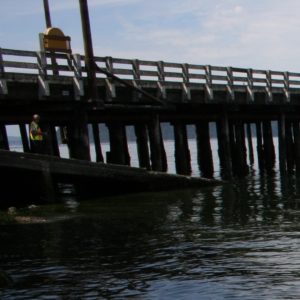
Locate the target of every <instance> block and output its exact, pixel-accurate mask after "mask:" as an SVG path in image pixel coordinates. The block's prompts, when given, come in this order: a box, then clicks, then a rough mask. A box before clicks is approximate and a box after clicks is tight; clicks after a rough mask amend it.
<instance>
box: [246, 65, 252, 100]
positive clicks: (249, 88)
mask: <svg viewBox="0 0 300 300" xmlns="http://www.w3.org/2000/svg"><path fill="white" fill-rule="evenodd" d="M247 83H248V84H247V102H254V93H253V70H252V69H248V70H247Z"/></svg>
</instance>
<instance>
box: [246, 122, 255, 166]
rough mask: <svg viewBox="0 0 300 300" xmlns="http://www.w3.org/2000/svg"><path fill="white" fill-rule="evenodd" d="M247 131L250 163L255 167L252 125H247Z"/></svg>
mask: <svg viewBox="0 0 300 300" xmlns="http://www.w3.org/2000/svg"><path fill="white" fill-rule="evenodd" d="M246 130H247V141H248V150H249V162H250V165H251V166H252V165H254V151H253V143H252V129H251V124H250V123H247V124H246Z"/></svg>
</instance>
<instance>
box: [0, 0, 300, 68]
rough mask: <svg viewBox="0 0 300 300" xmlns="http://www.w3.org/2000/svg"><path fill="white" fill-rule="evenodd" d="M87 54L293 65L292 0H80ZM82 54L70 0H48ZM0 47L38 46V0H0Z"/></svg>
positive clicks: (295, 5) (296, 63)
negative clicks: (87, 24) (83, 0)
mask: <svg viewBox="0 0 300 300" xmlns="http://www.w3.org/2000/svg"><path fill="white" fill-rule="evenodd" d="M88 3H89V8H90V21H91V27H92V36H93V44H94V53H95V56H113V57H121V58H130V59H145V60H164V61H168V62H178V63H194V64H201V65H209V64H210V65H215V66H233V67H244V68H253V69H268V70H278V71H293V72H300V59H299V57H300V1H299V0H284V1H282V0H88ZM49 4H50V10H51V16H52V24H53V26H54V27H59V28H61V29H62V30H63V32H64V33H65V35H68V36H71V45H72V49H73V53H80V54H83V53H84V52H83V41H82V32H81V21H80V13H79V3H78V0H49ZM0 28H1V30H0V47H2V48H13V49H21V50H39V38H38V35H39V33H40V32H43V31H44V30H45V19H44V8H43V0H1V10H0Z"/></svg>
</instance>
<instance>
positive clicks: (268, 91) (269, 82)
mask: <svg viewBox="0 0 300 300" xmlns="http://www.w3.org/2000/svg"><path fill="white" fill-rule="evenodd" d="M266 83H267V86H266V96H267V101H268V102H272V98H273V95H272V73H271V71H266Z"/></svg>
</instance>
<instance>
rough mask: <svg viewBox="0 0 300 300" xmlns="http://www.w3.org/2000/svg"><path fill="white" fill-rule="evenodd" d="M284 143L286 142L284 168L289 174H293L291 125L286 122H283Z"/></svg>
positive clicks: (293, 160) (293, 158)
mask: <svg viewBox="0 0 300 300" xmlns="http://www.w3.org/2000/svg"><path fill="white" fill-rule="evenodd" d="M285 141H286V166H287V171H288V173H289V174H293V173H294V166H295V155H294V149H295V145H294V139H293V133H292V123H291V121H288V120H286V122H285Z"/></svg>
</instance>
